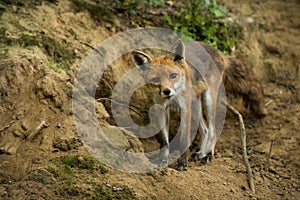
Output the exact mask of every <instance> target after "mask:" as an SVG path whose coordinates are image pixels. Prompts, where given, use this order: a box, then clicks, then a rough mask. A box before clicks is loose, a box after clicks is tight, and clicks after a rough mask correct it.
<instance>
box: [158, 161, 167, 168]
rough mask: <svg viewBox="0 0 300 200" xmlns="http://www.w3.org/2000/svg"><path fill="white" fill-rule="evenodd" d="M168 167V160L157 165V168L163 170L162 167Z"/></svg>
mask: <svg viewBox="0 0 300 200" xmlns="http://www.w3.org/2000/svg"><path fill="white" fill-rule="evenodd" d="M168 165H169V161H168V160H162V161H161V162H160V163H159V164H158V167H159V168H164V167H168Z"/></svg>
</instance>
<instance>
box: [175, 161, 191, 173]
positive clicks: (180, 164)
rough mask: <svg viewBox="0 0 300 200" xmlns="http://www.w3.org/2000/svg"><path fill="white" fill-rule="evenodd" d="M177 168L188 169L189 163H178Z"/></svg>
mask: <svg viewBox="0 0 300 200" xmlns="http://www.w3.org/2000/svg"><path fill="white" fill-rule="evenodd" d="M176 169H177V170H178V171H187V170H188V166H187V163H178V164H177V166H176Z"/></svg>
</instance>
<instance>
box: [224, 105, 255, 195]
mask: <svg viewBox="0 0 300 200" xmlns="http://www.w3.org/2000/svg"><path fill="white" fill-rule="evenodd" d="M226 106H227V107H228V108H229V110H230V111H231V112H233V113H234V114H236V115H237V116H238V118H239V124H240V133H241V142H242V151H243V159H244V162H245V165H246V168H247V172H248V179H249V185H250V189H251V191H252V192H253V193H255V186H254V180H253V174H252V169H251V166H250V163H249V160H248V156H247V148H246V144H247V142H246V130H245V125H244V121H243V116H242V115H241V114H240V113H239V111H237V110H236V109H235V108H234V107H232V106H231V105H229V104H227V103H226Z"/></svg>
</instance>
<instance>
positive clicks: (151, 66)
mask: <svg viewBox="0 0 300 200" xmlns="http://www.w3.org/2000/svg"><path fill="white" fill-rule="evenodd" d="M173 49H174V50H173V51H174V52H175V53H171V55H163V56H159V57H156V58H152V57H151V56H150V55H148V54H146V53H144V52H141V51H134V52H132V59H133V62H134V64H135V65H136V67H137V68H138V69H140V70H141V73H142V76H143V78H144V80H145V82H146V83H148V84H151V85H152V86H153V87H156V88H157V89H158V92H159V95H160V96H161V97H163V98H170V97H173V96H175V95H176V94H178V93H179V92H180V91H182V90H183V89H184V88H185V81H186V79H185V75H186V72H185V55H184V54H185V49H184V44H183V42H182V41H181V40H179V41H178V42H177V43H176V44H175V45H174V47H173Z"/></svg>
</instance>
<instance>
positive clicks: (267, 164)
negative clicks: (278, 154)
mask: <svg viewBox="0 0 300 200" xmlns="http://www.w3.org/2000/svg"><path fill="white" fill-rule="evenodd" d="M273 142H274V141H273V140H272V141H271V144H270V149H269V153H268V156H267V160H266V163H265V167H264V168H265V170H268V168H269V165H270V157H271V153H272V148H273Z"/></svg>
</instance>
